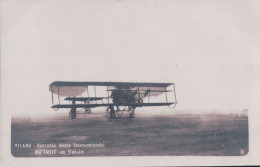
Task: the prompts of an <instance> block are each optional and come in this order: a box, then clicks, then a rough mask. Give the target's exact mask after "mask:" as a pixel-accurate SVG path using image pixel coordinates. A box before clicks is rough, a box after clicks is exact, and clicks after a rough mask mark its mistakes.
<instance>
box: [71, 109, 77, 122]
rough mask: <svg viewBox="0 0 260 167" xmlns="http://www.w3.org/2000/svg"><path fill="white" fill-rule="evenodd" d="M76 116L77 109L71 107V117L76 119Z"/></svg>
mask: <svg viewBox="0 0 260 167" xmlns="http://www.w3.org/2000/svg"><path fill="white" fill-rule="evenodd" d="M76 117H77V114H76V109H75V110H73V109H71V110H70V113H69V119H70V120H74V119H76Z"/></svg>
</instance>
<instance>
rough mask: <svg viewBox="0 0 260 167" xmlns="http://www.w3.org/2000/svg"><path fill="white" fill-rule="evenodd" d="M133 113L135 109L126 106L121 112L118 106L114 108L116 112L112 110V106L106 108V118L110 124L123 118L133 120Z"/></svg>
mask: <svg viewBox="0 0 260 167" xmlns="http://www.w3.org/2000/svg"><path fill="white" fill-rule="evenodd" d="M134 111H135V107H132V106H126V107H124V109H122V110H120V107H119V106H116V110H115V109H114V106H109V107H108V108H107V112H106V117H107V119H108V120H109V121H111V122H112V121H114V120H118V119H123V118H125V119H129V120H133V119H134V118H135V113H134Z"/></svg>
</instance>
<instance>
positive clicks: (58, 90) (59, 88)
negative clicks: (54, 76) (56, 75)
mask: <svg viewBox="0 0 260 167" xmlns="http://www.w3.org/2000/svg"><path fill="white" fill-rule="evenodd" d="M58 98H59V104H60V87H59V86H58Z"/></svg>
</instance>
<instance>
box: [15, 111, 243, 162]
mask: <svg viewBox="0 0 260 167" xmlns="http://www.w3.org/2000/svg"><path fill="white" fill-rule="evenodd" d="M73 143H77V144H85V146H84V147H80V148H76V147H73ZM100 143H101V144H103V146H102V147H100ZM15 144H16V146H15ZM17 144H18V145H17ZM19 144H20V145H19ZM22 144H31V147H30V148H20V147H23V146H24V145H22ZM37 144H38V145H39V144H55V145H56V148H54V149H53V148H48V146H45V148H39V147H37ZM60 144H71V146H68V147H59V145H60ZM86 144H88V145H87V146H86ZM89 144H92V146H91V147H90V145H89ZM93 144H99V146H98V147H97V145H93ZM35 150H38V151H39V150H45V151H46V150H47V151H46V152H41V153H40V154H38V153H39V152H38V153H36V152H35ZM50 150H57V152H56V154H51V153H50V152H49V153H48V151H50ZM69 150H70V151H71V150H72V151H75V152H76V153H75V152H74V153H75V154H74V153H73V154H71V152H70V151H69ZM60 151H64V152H63V153H65V154H60ZM247 152H248V118H247V116H242V117H237V115H236V114H172V115H167V116H159V115H153V116H151V115H150V116H149V115H136V118H135V120H133V121H130V120H126V119H125V120H119V121H115V122H109V121H107V120H106V118H105V114H104V113H98V114H95V113H93V114H90V115H86V114H84V115H83V114H82V115H79V116H78V118H77V119H76V120H73V121H71V120H69V119H68V116H67V115H66V116H64V115H62V116H60V117H55V118H48V119H43V118H42V119H38V120H37V119H30V118H13V119H12V154H13V155H14V156H16V157H28V156H29V157H34V156H36V157H38V156H140V155H141V156H149V155H159V156H167V155H168V156H171V155H174V156H181V155H205V156H223V155H224V156H225V155H227V156H240V155H245V154H246V153H247Z"/></svg>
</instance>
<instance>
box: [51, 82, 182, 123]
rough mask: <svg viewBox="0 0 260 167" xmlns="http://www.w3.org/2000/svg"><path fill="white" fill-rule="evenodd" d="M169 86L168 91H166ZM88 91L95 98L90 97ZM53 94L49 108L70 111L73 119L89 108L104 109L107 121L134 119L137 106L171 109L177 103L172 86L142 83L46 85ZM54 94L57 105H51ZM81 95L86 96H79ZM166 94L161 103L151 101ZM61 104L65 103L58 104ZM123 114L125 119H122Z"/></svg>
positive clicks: (66, 83)
mask: <svg viewBox="0 0 260 167" xmlns="http://www.w3.org/2000/svg"><path fill="white" fill-rule="evenodd" d="M96 87H103V88H105V91H106V92H105V96H97V91H96ZM170 87H172V89H171V90H169V89H168V88H170ZM90 89H93V90H94V93H93V94H94V95H92V96H91V95H90ZM49 91H50V92H51V93H52V107H51V108H53V109H54V110H58V109H60V108H67V109H70V111H69V118H70V119H76V115H77V112H79V111H82V110H84V111H85V112H86V113H89V114H90V113H91V109H92V108H97V107H106V117H107V118H108V119H109V120H110V121H113V120H116V119H118V118H121V117H122V115H123V113H126V114H124V117H126V118H129V119H130V120H133V119H134V118H135V109H136V108H137V107H148V106H172V105H174V107H175V106H176V104H177V100H176V92H175V84H174V83H141V82H139V83H138V82H68V81H55V82H53V83H51V84H50V85H49ZM169 93H173V97H174V99H173V101H171V102H170V101H168V97H167V94H169ZM54 94H55V95H57V96H58V104H55V102H54ZM82 94H86V95H85V96H84V97H82ZM162 94H165V101H164V102H150V101H149V99H150V98H151V97H153V96H155V97H157V96H159V95H162ZM61 97H65V98H64V99H63V101H68V104H61V100H60V98H61ZM125 115H126V116H125Z"/></svg>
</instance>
